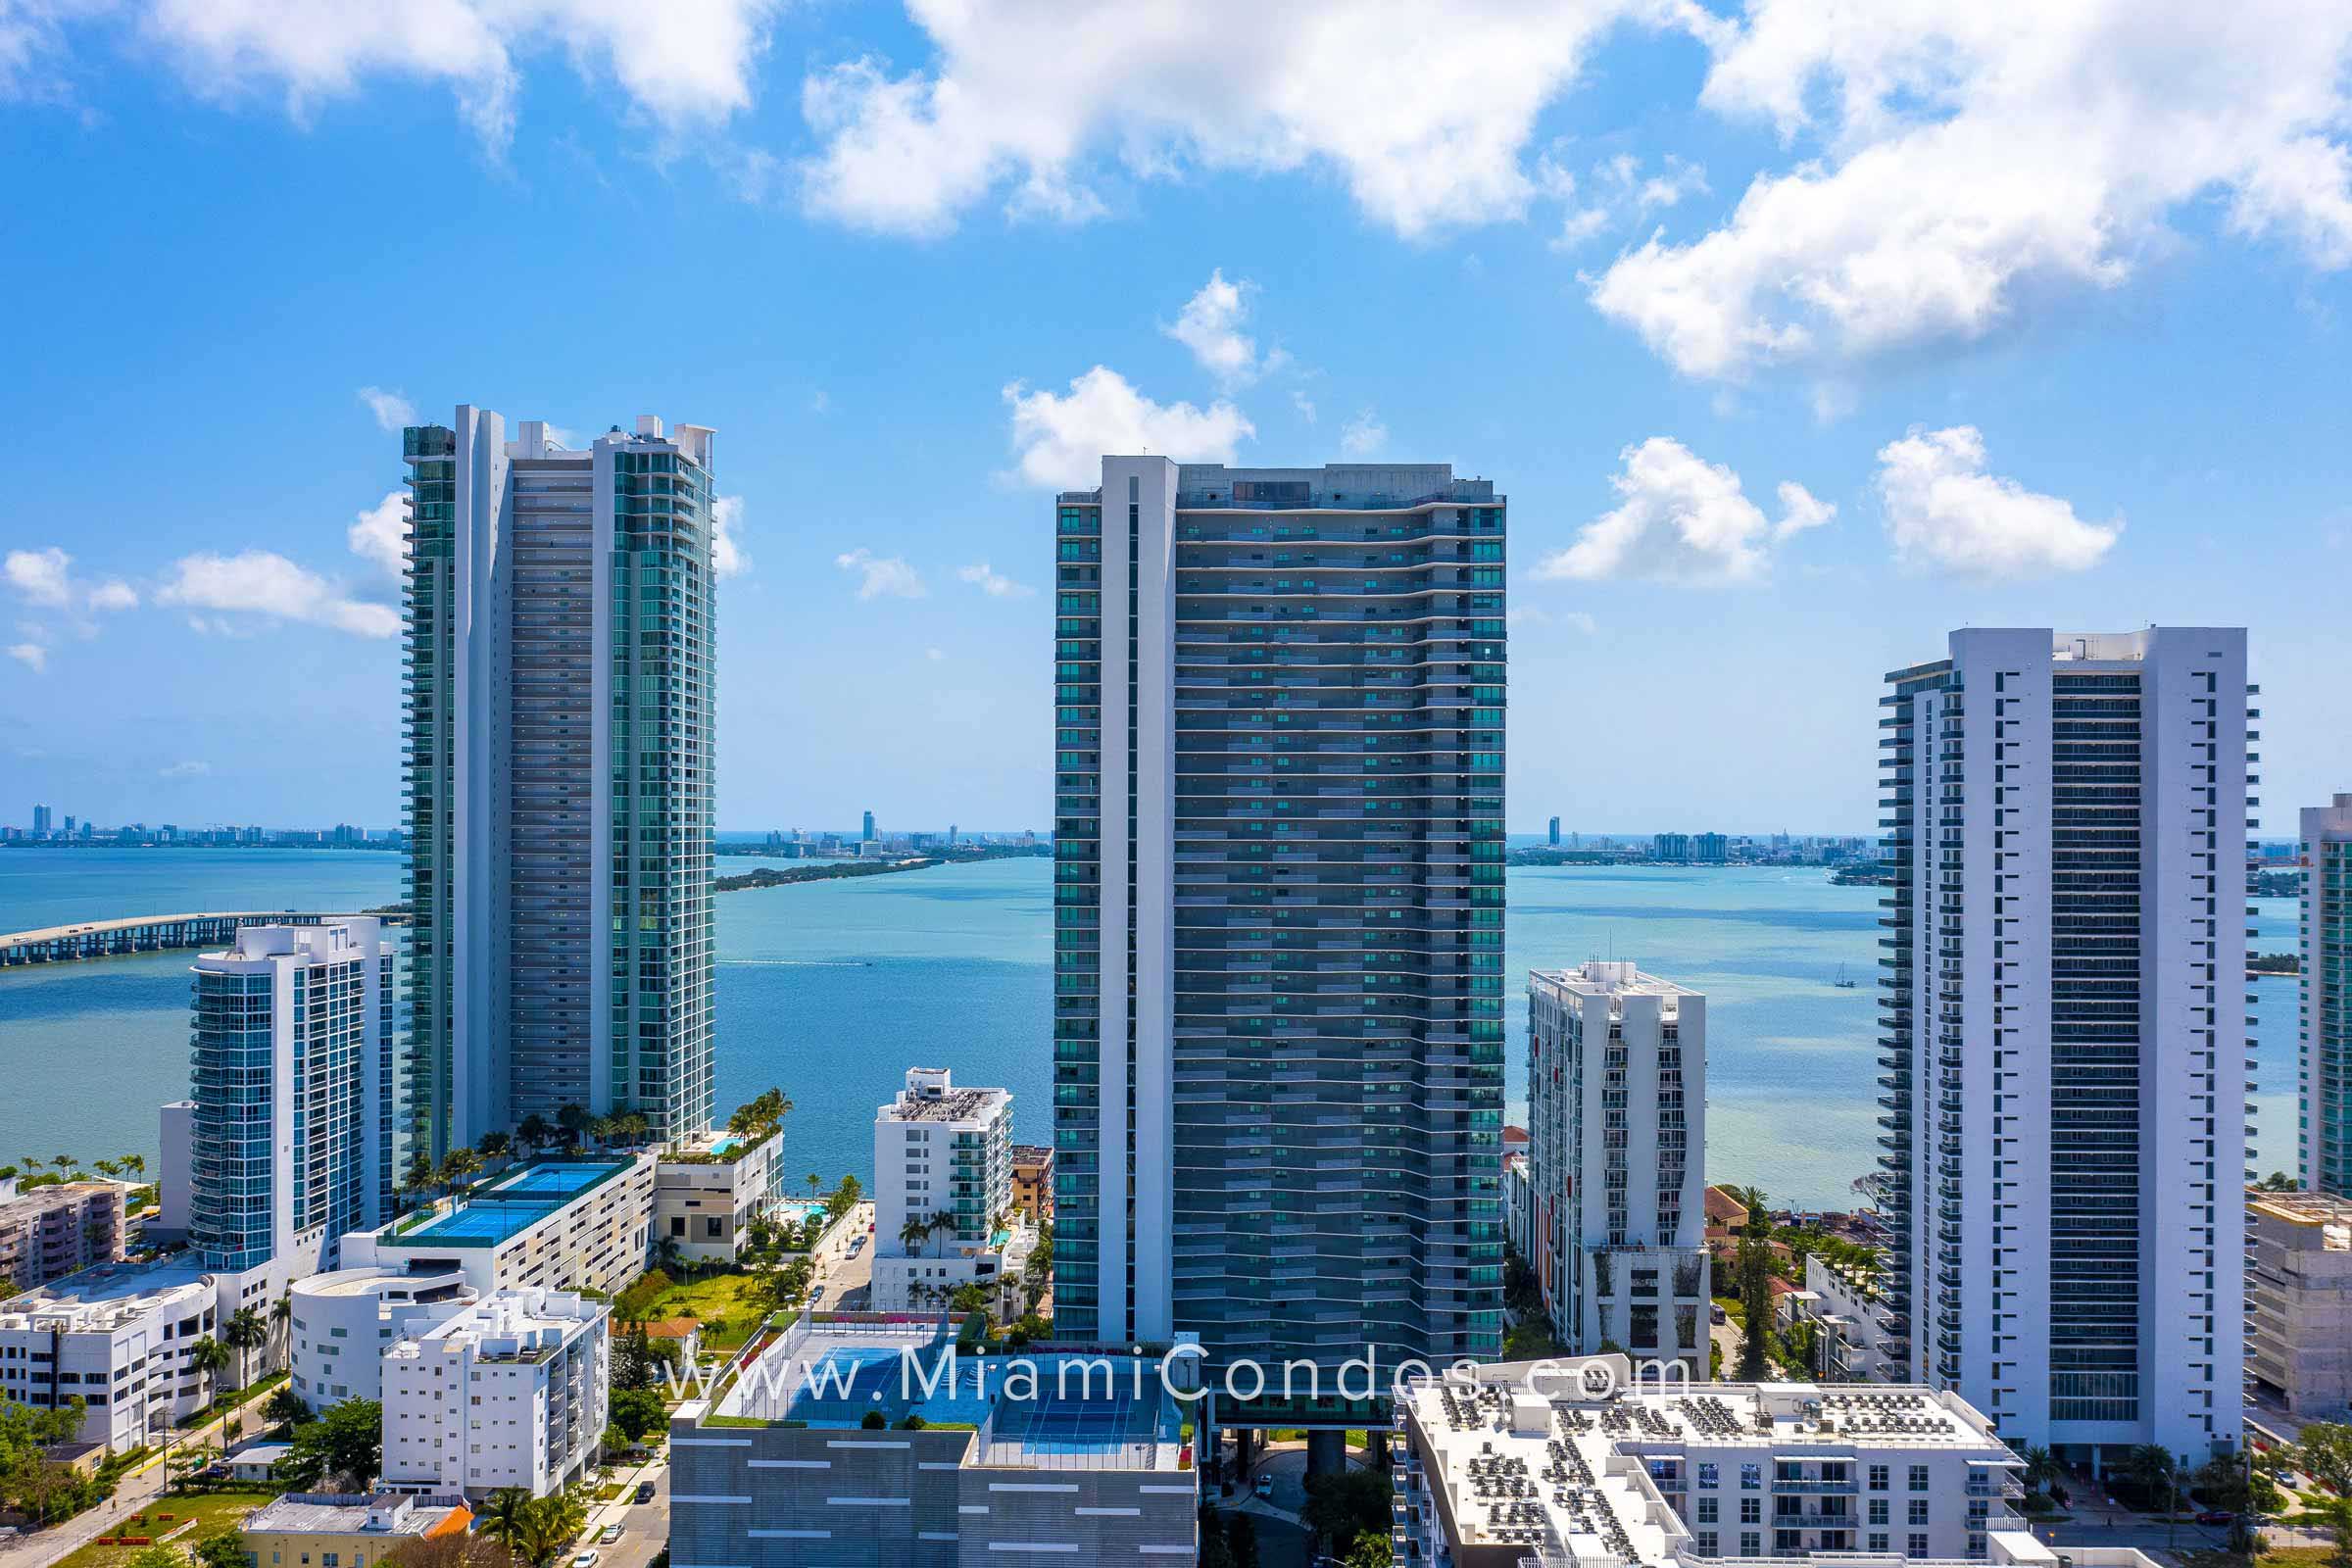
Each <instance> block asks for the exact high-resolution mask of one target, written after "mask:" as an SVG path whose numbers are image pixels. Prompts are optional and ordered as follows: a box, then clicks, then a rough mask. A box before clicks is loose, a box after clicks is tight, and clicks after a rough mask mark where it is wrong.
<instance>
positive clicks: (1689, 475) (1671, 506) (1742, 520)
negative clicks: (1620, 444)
mask: <svg viewBox="0 0 2352 1568" xmlns="http://www.w3.org/2000/svg"><path fill="white" fill-rule="evenodd" d="M1617 456H1618V461H1619V462H1621V463H1622V464H1624V468H1623V470H1622V471H1620V472H1619V473H1618V474H1617V475H1616V476H1615V477H1614V478H1612V479H1611V480H1610V481H1609V483H1610V484H1611V485H1613V486H1614V487H1615V488H1616V490H1617V494H1618V495H1619V496H1620V497H1622V498H1623V499H1622V500H1621V501H1620V502H1619V503H1618V505H1617V507H1616V508H1615V510H1613V511H1610V512H1605V513H1603V514H1601V515H1599V516H1598V517H1595V518H1594V519H1593V521H1591V522H1589V523H1587V524H1586V525H1585V527H1584V531H1583V532H1581V533H1579V534H1578V535H1577V536H1576V539H1575V540H1574V541H1573V542H1572V543H1571V544H1570V545H1569V546H1568V548H1567V549H1565V550H1562V551H1558V552H1556V553H1555V554H1553V555H1551V556H1548V557H1546V558H1545V559H1544V562H1543V563H1542V564H1540V565H1538V566H1537V568H1536V575H1537V576H1538V577H1542V578H1548V579H1554V580H1559V579H1566V580H1572V581H1593V580H1596V579H1601V578H1609V577H1647V578H1651V579H1653V580H1657V581H1662V582H1689V583H1730V582H1742V581H1749V580H1752V579H1755V578H1758V577H1761V576H1762V575H1763V574H1764V572H1765V570H1766V568H1767V566H1768V565H1769V564H1770V555H1769V550H1770V547H1771V546H1772V545H1773V544H1775V543H1777V542H1778V541H1781V540H1784V539H1787V538H1789V536H1790V535H1792V534H1795V533H1799V532H1801V531H1803V530H1804V529H1807V528H1813V527H1818V526H1820V525H1821V524H1822V523H1825V522H1827V521H1828V520H1829V519H1830V517H1831V516H1832V515H1835V513H1836V512H1837V510H1838V509H1837V508H1835V507H1833V506H1830V505H1828V504H1826V503H1824V502H1820V501H1816V500H1815V499H1814V498H1813V496H1812V495H1811V494H1810V493H1809V492H1808V491H1806V490H1805V489H1804V487H1803V486H1801V485H1795V484H1784V485H1782V486H1781V488H1780V498H1781V505H1782V507H1783V509H1784V515H1783V516H1782V518H1781V520H1780V522H1779V523H1778V524H1777V525H1776V524H1774V523H1772V522H1771V521H1769V520H1767V518H1766V517H1765V515H1764V513H1763V510H1762V509H1761V508H1759V507H1758V506H1757V505H1756V504H1755V503H1754V502H1752V501H1750V500H1748V499H1747V495H1746V493H1745V491H1744V489H1743V488H1742V487H1741V485H1740V476H1739V475H1738V474H1737V473H1734V472H1733V471H1732V470H1731V469H1730V468H1729V467H1726V466H1723V465H1722V464H1716V463H1708V462H1706V461H1705V460H1704V459H1702V458H1700V457H1698V456H1697V455H1696V454H1695V453H1693V452H1691V449H1690V448H1688V447H1686V446H1684V445H1683V444H1682V443H1681V442H1680V441H1677V440H1674V439H1673V438H1671V437H1669V436H1662V435H1654V436H1651V437H1650V438H1649V439H1648V440H1646V441H1644V442H1642V444H1641V445H1640V446H1638V447H1627V448H1626V449H1625V450H1624V451H1622V452H1620V453H1619V454H1618V455H1617Z"/></svg>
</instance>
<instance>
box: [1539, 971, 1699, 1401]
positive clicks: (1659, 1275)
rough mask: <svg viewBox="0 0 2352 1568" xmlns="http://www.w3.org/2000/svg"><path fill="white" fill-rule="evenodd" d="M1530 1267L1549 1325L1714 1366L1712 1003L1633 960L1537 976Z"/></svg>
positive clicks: (1588, 1342) (1576, 1343)
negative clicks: (1709, 1190) (1710, 1335)
mask: <svg viewBox="0 0 2352 1568" xmlns="http://www.w3.org/2000/svg"><path fill="white" fill-rule="evenodd" d="M1527 1070H1528V1148H1527V1160H1528V1202H1529V1208H1530V1214H1529V1223H1528V1234H1529V1245H1530V1247H1531V1248H1532V1255H1531V1256H1530V1258H1529V1263H1530V1264H1531V1266H1532V1267H1533V1268H1534V1269H1535V1271H1536V1280H1537V1285H1538V1287H1539V1289H1540V1290H1541V1291H1542V1293H1543V1298H1544V1308H1545V1310H1546V1311H1547V1312H1549V1314H1550V1316H1551V1323H1552V1333H1553V1334H1554V1335H1556V1336H1557V1337H1558V1338H1559V1340H1560V1342H1561V1343H1562V1344H1563V1345H1565V1346H1567V1347H1568V1348H1569V1350H1570V1351H1571V1352H1572V1353H1574V1354H1577V1355H1596V1354H1598V1353H1600V1348H1601V1347H1602V1346H1603V1345H1609V1346H1614V1347H1618V1348H1622V1349H1623V1350H1624V1351H1625V1352H1626V1353H1627V1354H1628V1355H1631V1356H1632V1357H1633V1358H1634V1360H1635V1362H1636V1363H1637V1364H1640V1363H1643V1362H1649V1361H1656V1362H1659V1363H1661V1364H1663V1363H1666V1362H1680V1363H1681V1364H1682V1368H1683V1372H1684V1374H1685V1375H1686V1376H1688V1377H1691V1378H1695V1379H1700V1380H1703V1379H1704V1378H1705V1377H1706V1376H1707V1309H1708V1307H1709V1306H1710V1305H1711V1304H1712V1303H1711V1300H1710V1298H1709V1295H1708V1288H1707V1235H1706V1232H1707V1214H1706V1201H1705V1198H1704V1192H1705V1187H1706V1177H1705V1174H1704V1172H1705V1167H1706V1118H1707V1108H1706V1107H1707V999H1706V998H1705V997H1703V996H1701V995H1700V994H1699V993H1697V992H1695V991H1691V990H1687V989H1685V988H1684V987H1682V986H1678V985H1676V984H1674V983H1673V982H1672V981H1668V980H1661V979H1659V978H1658V977H1657V976H1656V975H1654V974H1643V973H1642V971H1641V970H1640V969H1639V968H1637V967H1636V966H1635V965H1633V964H1631V963H1623V962H1608V963H1602V962H1598V961H1594V962H1591V963H1587V964H1585V965H1583V966H1582V967H1581V968H1576V969H1567V970H1557V971H1545V970H1542V969H1539V970H1536V971H1535V972H1533V973H1531V974H1530V975H1529V976H1528V977H1527Z"/></svg>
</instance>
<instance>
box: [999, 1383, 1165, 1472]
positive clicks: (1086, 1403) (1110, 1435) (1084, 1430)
mask: <svg viewBox="0 0 2352 1568" xmlns="http://www.w3.org/2000/svg"><path fill="white" fill-rule="evenodd" d="M1040 1381H1041V1385H1042V1386H1041V1388H1040V1391H1039V1397H1037V1398H1035V1399H1005V1400H1003V1401H1002V1402H1000V1403H999V1404H998V1406H997V1441H998V1442H1000V1443H1016V1444H1019V1445H1020V1446H1022V1447H1024V1448H1027V1449H1028V1450H1029V1451H1031V1452H1032V1453H1046V1454H1052V1453H1092V1452H1094V1451H1096V1450H1097V1449H1100V1448H1107V1447H1115V1446H1119V1445H1121V1444H1126V1443H1133V1442H1136V1441H1138V1440H1139V1439H1140V1438H1143V1437H1145V1436H1148V1435H1149V1434H1150V1431H1151V1422H1150V1412H1149V1411H1148V1410H1140V1409H1138V1408H1137V1406H1136V1403H1135V1400H1134V1399H1133V1398H1132V1397H1130V1393H1129V1391H1128V1390H1127V1389H1125V1388H1114V1389H1112V1390H1111V1391H1110V1392H1109V1393H1108V1394H1107V1395H1106V1396H1104V1397H1098V1398H1085V1399H1079V1398H1068V1399H1064V1398H1058V1397H1055V1396H1054V1392H1053V1385H1052V1382H1051V1380H1047V1379H1041V1380H1040ZM1076 1386H1077V1381H1076V1379H1075V1377H1073V1378H1072V1380H1071V1387H1072V1389H1073V1390H1075V1388H1076ZM1150 1387H1151V1388H1152V1392H1153V1393H1157V1385H1156V1384H1154V1385H1151V1386H1150Z"/></svg>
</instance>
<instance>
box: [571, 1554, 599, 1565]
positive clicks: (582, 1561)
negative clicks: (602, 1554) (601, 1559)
mask: <svg viewBox="0 0 2352 1568" xmlns="http://www.w3.org/2000/svg"><path fill="white" fill-rule="evenodd" d="M571 1568H596V1553H595V1552H593V1551H583V1552H581V1553H580V1554H579V1555H578V1556H576V1557H574V1558H572V1559H571Z"/></svg>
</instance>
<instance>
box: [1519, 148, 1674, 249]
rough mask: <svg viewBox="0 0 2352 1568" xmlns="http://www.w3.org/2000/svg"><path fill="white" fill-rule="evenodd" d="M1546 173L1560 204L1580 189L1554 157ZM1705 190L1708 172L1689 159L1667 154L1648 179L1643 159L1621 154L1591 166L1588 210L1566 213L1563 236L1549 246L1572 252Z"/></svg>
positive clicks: (1546, 162)
mask: <svg viewBox="0 0 2352 1568" xmlns="http://www.w3.org/2000/svg"><path fill="white" fill-rule="evenodd" d="M1544 168H1545V170H1546V171H1547V173H1548V178H1547V181H1546V187H1547V189H1549V190H1550V191H1551V192H1552V193H1553V194H1555V195H1557V196H1558V197H1559V198H1560V199H1561V200H1562V201H1566V200H1567V199H1568V198H1569V197H1570V196H1572V195H1574V194H1575V193H1576V191H1577V190H1578V189H1579V188H1580V187H1579V185H1578V183H1577V180H1576V177H1575V176H1574V175H1572V174H1570V173H1569V172H1567V171H1565V170H1563V169H1561V168H1560V167H1559V166H1558V164H1557V162H1556V161H1555V158H1554V156H1553V155H1549V154H1547V155H1546V156H1545V159H1544ZM1706 191H1707V172H1706V170H1705V169H1704V168H1703V167H1702V166H1700V165H1698V164H1694V163H1691V161H1689V160H1688V159H1684V158H1678V157H1676V156H1675V155H1674V154H1673V153H1668V154H1666V156H1665V158H1664V160H1663V161H1662V162H1661V164H1660V167H1659V172H1656V173H1654V174H1644V173H1643V172H1642V160H1641V159H1639V158H1637V157H1635V156H1634V155H1633V154H1631V153H1619V154H1618V155H1617V156H1615V157H1614V158H1609V159H1604V160H1603V161H1601V162H1600V163H1597V164H1595V165H1593V176H1592V183H1591V186H1590V198H1589V200H1587V202H1586V203H1585V204H1584V205H1582V206H1579V207H1571V208H1570V209H1569V210H1568V213H1567V216H1566V217H1565V218H1563V219H1562V220H1561V221H1560V232H1559V234H1558V235H1557V236H1556V237H1555V238H1554V239H1553V240H1552V242H1551V246H1552V249H1554V250H1561V251H1565V250H1574V249H1576V248H1577V247H1578V246H1580V245H1583V244H1584V243H1585V242H1587V241H1588V240H1592V239H1594V238H1597V237H1598V236H1599V235H1601V234H1604V233H1606V232H1608V231H1609V230H1610V229H1612V228H1618V227H1622V226H1625V225H1627V224H1630V223H1633V222H1635V221H1639V220H1641V219H1642V218H1645V217H1647V216H1648V215H1649V214H1651V213H1654V212H1658V211H1660V210H1662V209H1664V208H1668V207H1675V206H1679V205H1680V204H1681V203H1682V202H1683V200H1684V199H1685V198H1686V197H1690V196H1699V195H1704V194H1705V193H1706Z"/></svg>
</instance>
